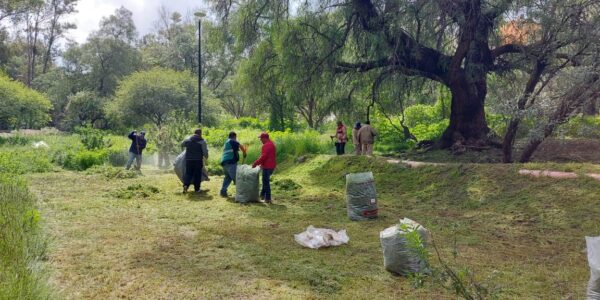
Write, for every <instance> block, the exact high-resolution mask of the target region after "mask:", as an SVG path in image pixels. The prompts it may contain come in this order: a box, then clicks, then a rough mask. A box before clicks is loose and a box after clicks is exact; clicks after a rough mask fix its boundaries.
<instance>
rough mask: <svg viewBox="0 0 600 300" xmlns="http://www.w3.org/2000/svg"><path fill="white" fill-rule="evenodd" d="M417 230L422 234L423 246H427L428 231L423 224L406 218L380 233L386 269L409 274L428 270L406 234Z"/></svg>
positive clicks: (400, 273)
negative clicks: (410, 244) (409, 242)
mask: <svg viewBox="0 0 600 300" xmlns="http://www.w3.org/2000/svg"><path fill="white" fill-rule="evenodd" d="M413 231H417V232H418V233H419V235H420V236H421V241H422V242H423V247H426V246H427V240H428V235H429V234H428V233H427V229H425V227H423V226H421V224H419V223H417V222H415V221H413V220H411V219H408V218H404V219H402V220H400V223H399V224H396V225H394V226H391V227H389V228H387V229H385V230H383V231H381V232H380V233H379V239H380V240H381V248H382V250H383V265H384V266H385V269H386V270H388V271H390V272H392V273H396V274H399V275H404V276H406V275H408V274H410V273H418V272H423V271H426V270H425V268H426V266H425V262H423V261H421V258H420V257H419V256H418V255H417V254H416V253H414V252H415V251H414V249H411V248H410V247H409V245H408V241H407V239H406V235H407V234H408V233H410V232H413Z"/></svg>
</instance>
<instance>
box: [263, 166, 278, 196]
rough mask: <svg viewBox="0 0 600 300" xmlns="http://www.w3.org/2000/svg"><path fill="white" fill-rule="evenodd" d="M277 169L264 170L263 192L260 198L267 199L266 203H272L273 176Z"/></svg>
mask: <svg viewBox="0 0 600 300" xmlns="http://www.w3.org/2000/svg"><path fill="white" fill-rule="evenodd" d="M274 171H275V169H263V170H262V190H261V191H260V196H261V197H263V198H265V200H266V201H271V175H273V172H274Z"/></svg>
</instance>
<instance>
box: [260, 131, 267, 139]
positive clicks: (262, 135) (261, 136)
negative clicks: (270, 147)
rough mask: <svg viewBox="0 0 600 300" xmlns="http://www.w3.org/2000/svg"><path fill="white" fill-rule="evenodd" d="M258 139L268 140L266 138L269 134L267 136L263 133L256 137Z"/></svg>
mask: <svg viewBox="0 0 600 300" xmlns="http://www.w3.org/2000/svg"><path fill="white" fill-rule="evenodd" d="M258 138H259V139H262V138H267V139H268V138H269V134H268V133H266V132H263V133H261V134H260V135H259V136H258Z"/></svg>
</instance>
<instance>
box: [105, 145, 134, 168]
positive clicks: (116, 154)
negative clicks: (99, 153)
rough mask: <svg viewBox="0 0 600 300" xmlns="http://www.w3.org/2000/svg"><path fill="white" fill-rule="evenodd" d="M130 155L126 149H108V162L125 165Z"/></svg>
mask: <svg viewBox="0 0 600 300" xmlns="http://www.w3.org/2000/svg"><path fill="white" fill-rule="evenodd" d="M128 155H129V154H128V151H127V150H124V149H114V148H111V149H108V154H107V156H108V158H107V159H108V163H109V164H110V165H111V166H114V167H119V166H124V165H125V164H126V163H127V159H128Z"/></svg>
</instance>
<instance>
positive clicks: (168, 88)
mask: <svg viewBox="0 0 600 300" xmlns="http://www.w3.org/2000/svg"><path fill="white" fill-rule="evenodd" d="M196 95H197V87H196V80H195V78H194V77H193V76H191V75H190V74H189V73H187V72H179V71H175V70H169V69H162V68H154V69H152V70H149V71H142V72H136V73H133V74H131V75H130V76H128V77H126V78H125V79H123V81H122V82H121V83H120V85H119V89H118V90H117V92H116V95H115V99H114V100H113V101H112V102H111V103H110V104H109V106H108V113H109V115H111V116H112V118H113V119H116V120H117V121H119V122H120V123H122V124H124V125H128V126H131V125H135V126H137V125H144V124H146V123H152V124H154V125H155V126H156V127H158V128H161V127H162V126H163V125H164V124H165V123H166V122H167V121H168V118H169V116H170V115H172V114H173V113H175V112H180V113H182V114H183V115H186V114H187V115H189V114H191V113H192V112H194V111H196V110H195V108H196V106H195V104H196V103H197V102H196V101H195V99H196Z"/></svg>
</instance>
